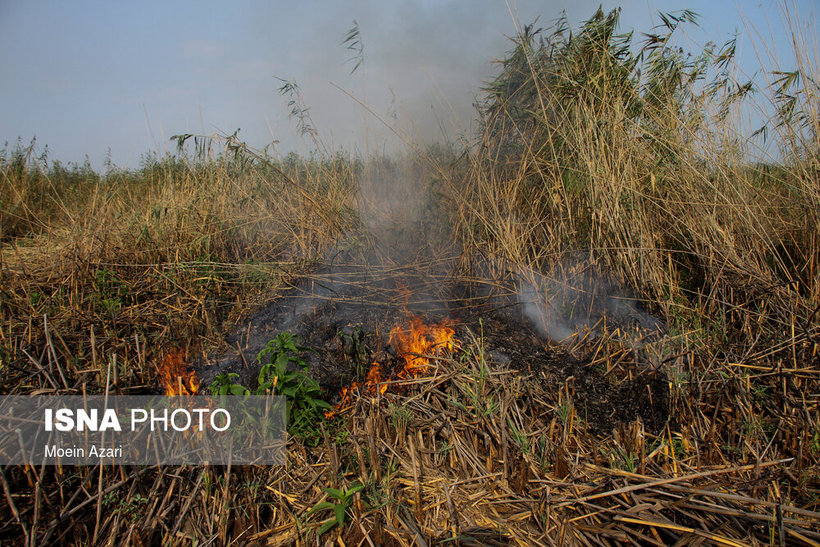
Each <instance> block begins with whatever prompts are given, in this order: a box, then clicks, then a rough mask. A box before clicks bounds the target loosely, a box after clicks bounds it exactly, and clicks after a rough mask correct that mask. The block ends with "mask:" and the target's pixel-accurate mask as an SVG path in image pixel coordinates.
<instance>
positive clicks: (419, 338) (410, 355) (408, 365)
mask: <svg viewBox="0 0 820 547" xmlns="http://www.w3.org/2000/svg"><path fill="white" fill-rule="evenodd" d="M407 316H408V323H409V326H407V327H401V326H396V327H393V329H392V330H391V331H390V344H391V345H393V347H394V348H396V353H397V354H398V355H399V356H400V357H401V358H402V359H404V365H403V366H402V368H401V370H399V371H398V372H397V374H396V375H397V376H398V377H399V378H400V379H402V380H407V379H410V378H418V377H419V376H421V375H423V374H424V373H425V372H427V368H428V367H429V365H430V356H434V355H438V354H439V352H440V351H441V350H442V349H446V350H447V351H452V350H453V348H454V347H455V343H456V342H455V330H453V328H452V327H451V326H450V322H449V321H448V320H445V321H443V322H441V323H439V324H437V325H431V326H428V325H425V324H424V321H423V320H422V319H421V317H419V316H417V315H414V314H412V313H410V312H407ZM389 377H390V374H389V373H388V374H386V375H385V374H384V373H383V371H382V364H381V363H379V362H378V361H374V362H373V363H372V364H371V365H370V370H369V371H368V372H367V376H366V377H365V380H364V382H362V383H360V382H353V383H352V384H350V385H349V386H347V387H343V388H342V390H341V392H340V393H339V395H340V396H341V398H342V400H341V402H339V404H338V405H336V406H335V407H334V408H333V409H332V410H328V411H326V412H325V417H327V418H331V417H333V416H334V415H336V414H338V413H340V412H343V411H345V410H347V408H348V407H349V406H350V405H351V403H352V402H353V396H354V395H355V394H356V393H367V394H368V395H371V396H376V395H383V394H384V393H386V392H387V388H388V387H389V383H387V382H386V380H387V379H388V378H389Z"/></svg>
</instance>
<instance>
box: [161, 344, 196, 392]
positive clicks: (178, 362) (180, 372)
mask: <svg viewBox="0 0 820 547" xmlns="http://www.w3.org/2000/svg"><path fill="white" fill-rule="evenodd" d="M158 372H159V380H160V382H161V383H162V387H163V388H165V394H166V395H169V396H176V395H196V394H197V392H198V391H199V378H197V376H196V373H195V372H194V371H192V370H191V371H189V370H188V367H187V366H186V365H185V350H182V349H179V350H173V351H171V352H170V353H168V354H167V355H166V356H165V358H164V359H163V360H162V364H161V365H160V368H159V371H158Z"/></svg>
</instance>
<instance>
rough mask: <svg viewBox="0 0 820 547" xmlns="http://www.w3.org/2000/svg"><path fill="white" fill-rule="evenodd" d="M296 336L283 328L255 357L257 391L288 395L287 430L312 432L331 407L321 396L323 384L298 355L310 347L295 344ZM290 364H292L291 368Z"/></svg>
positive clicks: (297, 339) (301, 432)
mask: <svg viewBox="0 0 820 547" xmlns="http://www.w3.org/2000/svg"><path fill="white" fill-rule="evenodd" d="M298 344H299V337H298V336H294V335H293V334H290V333H289V332H282V333H280V334H279V336H277V337H276V338H274V339H273V340H271V341H270V342H268V346H267V347H266V348H265V349H263V350H262V351H261V352H260V353H259V355H258V357H257V360H258V361H259V363H260V364H262V363H263V362H264V361H267V362H265V363H264V364H262V368H261V370H260V371H259V378H258V387H257V388H256V393H257V394H260V395H261V394H264V393H266V392H268V391H272V392H273V393H274V394H275V395H283V396H285V397H287V400H288V404H287V409H288V430H289V431H290V432H291V433H292V434H294V435H300V436H304V435H306V434H308V433H309V432H313V433H315V430H316V424H317V423H318V422H320V421H322V420H323V419H324V411H325V410H330V409H331V408H333V407H332V406H331V405H330V404H329V403H327V402H326V401H323V400H322V399H321V395H322V388H321V387H319V384H318V382H316V380H314V379H313V378H311V377H310V375H308V364H307V363H306V362H305V361H304V360H303V359H302V358H301V357H300V356H299V355H300V353H302V352H304V351H309V348H304V347H301V346H299V345H298ZM289 365H295V366H296V369H295V370H290V369H289V368H288V366H289Z"/></svg>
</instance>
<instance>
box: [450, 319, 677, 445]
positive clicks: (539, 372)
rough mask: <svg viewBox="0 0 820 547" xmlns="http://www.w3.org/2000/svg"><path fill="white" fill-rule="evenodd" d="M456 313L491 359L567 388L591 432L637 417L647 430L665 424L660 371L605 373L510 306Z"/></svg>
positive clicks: (665, 390) (630, 368)
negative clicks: (548, 337) (543, 334)
mask: <svg viewBox="0 0 820 547" xmlns="http://www.w3.org/2000/svg"><path fill="white" fill-rule="evenodd" d="M459 318H460V320H461V323H462V325H463V326H462V328H469V329H470V330H471V331H472V332H474V333H483V341H484V347H485V348H486V349H487V352H488V354H489V356H490V358H491V360H492V361H494V362H496V363H497V364H500V365H504V366H506V367H509V368H512V369H518V370H521V371H525V372H527V373H529V374H531V375H532V376H533V377H535V378H537V379H538V380H539V381H540V382H542V384H543V386H544V387H545V388H546V389H547V390H548V391H550V392H554V393H557V392H558V391H559V390H564V391H565V392H566V390H568V391H569V394H570V397H571V400H572V403H573V405H574V407H575V413H576V416H577V417H578V418H580V419H582V420H584V421H585V422H586V423H587V424H588V425H589V430H590V432H591V433H593V434H597V435H606V434H608V433H611V432H612V429H613V428H614V427H615V426H616V425H617V424H618V423H629V422H632V421H634V420H635V419H636V418H638V417H640V418H641V420H642V421H643V423H644V427H645V428H646V430H647V431H649V432H650V433H657V432H659V431H660V430H661V429H663V427H664V426H665V425H666V422H667V419H668V416H669V382H668V380H667V378H666V375H665V374H664V373H663V372H662V371H660V370H654V369H653V370H649V369H646V368H643V367H638V366H637V365H635V364H634V363H623V362H622V363H621V367H622V368H620V369H619V371H618V373H617V374H610V375H608V376H607V375H606V374H604V371H603V370H601V369H600V368H598V367H596V366H592V365H590V359H589V358H588V357H587V358H586V359H585V358H584V356H581V357H578V356H573V355H571V354H570V353H569V351H568V350H567V349H566V348H565V347H562V346H560V345H556V344H553V343H551V342H549V341H546V340H544V339H543V338H542V337H541V336H540V335H539V334H537V333H536V332H535V330H534V329H533V328H532V327H531V326H529V325H528V324H527V323H526V319H525V318H524V317H523V314H521V313H520V310H518V309H517V308H516V307H514V306H502V307H496V308H493V307H491V306H473V307H463V308H462V309H461V311H460V312H459Z"/></svg>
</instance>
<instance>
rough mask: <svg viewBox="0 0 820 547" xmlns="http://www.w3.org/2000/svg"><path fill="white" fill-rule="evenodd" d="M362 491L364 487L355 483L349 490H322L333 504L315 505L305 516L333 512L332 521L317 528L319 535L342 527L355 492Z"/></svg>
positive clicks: (325, 502) (322, 503)
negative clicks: (336, 527) (335, 527)
mask: <svg viewBox="0 0 820 547" xmlns="http://www.w3.org/2000/svg"><path fill="white" fill-rule="evenodd" d="M363 489H364V485H362V484H359V483H356V484H354V485H353V486H351V487H350V488H347V489H343V490H342V489H336V488H324V489H323V490H324V492H325V493H326V494H327V495H328V496H330V497H331V498H332V499H334V500H335V502H329V501H323V502H320V503H317V504H316V505H315V506H313V508H311V509H310V511H308V512H307V515H308V516H310V515H312V514H314V513H319V512H322V511H333V516H334V519H333V520H328V521H327V522H325V523H324V524H322V526H321V527H319V535H322V534H324V533H325V532H327V531H328V530H330V529H331V528H333V527H334V526H337V525H338V526H339V527H343V526H344V525H345V523H346V522H347V517H348V516H350V515H349V514H348V511H349V509H350V506H351V505H352V503H353V496H354V495H355V494H356V493H357V492H361V491H362V490H363Z"/></svg>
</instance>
